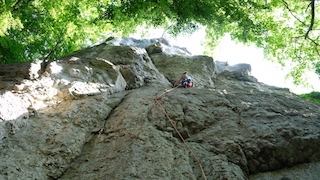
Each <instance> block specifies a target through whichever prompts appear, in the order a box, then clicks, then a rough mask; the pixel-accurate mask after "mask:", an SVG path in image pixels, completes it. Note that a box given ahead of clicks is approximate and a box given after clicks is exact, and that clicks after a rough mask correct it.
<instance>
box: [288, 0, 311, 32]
mask: <svg viewBox="0 0 320 180" xmlns="http://www.w3.org/2000/svg"><path fill="white" fill-rule="evenodd" d="M313 1H314V0H313ZM282 2H283V3H284V5H285V6H286V8H287V9H288V11H289V12H290V14H291V15H292V16H293V17H294V18H295V19H296V20H298V21H299V22H301V23H302V24H303V25H305V26H306V23H304V22H303V21H301V20H300V19H299V18H298V17H297V16H296V15H295V14H293V12H292V11H291V9H290V7H289V5H288V3H287V2H286V1H285V0H282Z"/></svg>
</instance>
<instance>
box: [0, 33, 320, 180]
mask: <svg viewBox="0 0 320 180" xmlns="http://www.w3.org/2000/svg"><path fill="white" fill-rule="evenodd" d="M41 67H43V66H41V62H39V61H35V62H29V63H19V64H9V65H1V68H0V80H1V81H0V82H1V84H0V90H1V95H0V146H1V148H0V179H8V180H12V179H23V180H25V179H61V180H62V179H65V180H67V179H68V180H69V179H75V180H79V179H84V180H87V179H99V180H100V179H108V180H109V179H121V180H124V179H128V180H129V179H155V180H158V179H174V180H177V179H181V180H185V179H203V176H202V173H201V169H200V167H199V166H198V162H197V161H196V160H195V159H194V158H193V156H192V155H191V153H190V151H189V150H188V148H186V146H185V145H184V143H183V142H182V140H181V139H180V138H179V136H178V134H177V132H176V131H175V130H174V128H173V127H172V126H171V124H170V123H169V121H168V119H167V117H166V115H165V114H164V113H163V111H162V109H161V107H160V106H159V105H158V104H156V103H155V100H154V98H155V97H156V96H158V95H160V94H161V93H163V92H165V91H167V90H169V89H171V83H172V82H174V81H176V80H177V79H178V78H179V76H180V74H181V73H182V72H184V71H188V72H189V74H190V76H191V77H193V80H194V83H195V85H196V87H195V88H187V89H184V88H177V89H174V90H172V91H170V92H168V93H166V94H164V95H163V96H161V97H160V98H159V102H161V104H162V105H163V106H164V108H165V110H166V112H167V114H168V115H169V117H170V118H171V120H172V121H173V123H174V124H175V126H176V127H177V129H178V130H179V132H180V133H181V134H182V136H183V137H184V138H185V140H186V141H187V143H188V144H189V146H190V147H191V149H192V150H193V152H194V153H195V154H196V156H197V157H198V158H199V160H200V161H201V164H202V166H203V168H204V172H205V175H206V177H207V179H210V180H214V179H230V180H233V179H318V178H319V170H320V169H319V167H320V163H319V162H320V151H319V148H320V106H319V103H315V102H310V101H305V100H303V99H301V98H299V97H298V96H296V95H295V94H292V93H290V92H289V91H288V90H287V89H282V88H277V87H272V86H267V85H264V84H262V83H259V82H258V81H257V80H256V79H255V78H254V77H252V76H250V70H251V68H250V65H248V64H239V65H235V66H228V65H227V63H223V62H216V63H215V62H214V61H213V59H212V58H211V57H207V56H190V53H189V52H188V51H186V50H185V49H183V48H179V47H174V46H171V45H170V44H169V43H168V42H167V41H165V40H164V39H152V40H135V39H132V38H124V39H111V40H109V41H106V42H105V43H103V44H100V45H98V46H94V47H90V48H87V49H83V50H81V51H78V52H75V53H73V54H70V55H69V56H66V57H64V58H61V59H58V60H54V61H50V62H48V64H47V66H46V67H45V69H44V70H43V69H41ZM276 170H278V171H276Z"/></svg>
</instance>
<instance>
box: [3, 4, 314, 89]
mask: <svg viewBox="0 0 320 180" xmlns="http://www.w3.org/2000/svg"><path fill="white" fill-rule="evenodd" d="M318 4H319V2H318V1H316V0H215V1H212V0H59V1H56V0H4V1H1V2H0V52H1V53H0V63H9V62H21V61H29V60H34V59H42V60H48V59H53V58H58V57H61V56H64V55H66V54H68V53H70V52H73V51H75V50H78V49H81V48H83V47H86V46H87V45H88V44H89V43H95V42H99V41H101V40H102V39H104V38H106V37H107V36H109V35H111V34H112V33H117V34H118V35H121V36H128V35H129V34H131V33H134V32H135V30H136V29H137V27H141V26H144V27H146V28H148V27H158V28H164V29H166V30H167V31H168V32H169V33H171V34H174V35H177V34H180V33H192V32H194V31H195V30H197V29H198V28H199V26H201V27H205V28H206V47H207V48H208V51H207V53H209V52H210V49H211V50H212V49H213V48H214V47H215V46H216V45H217V44H218V42H219V39H220V38H222V37H223V36H224V35H225V34H226V33H229V34H231V37H232V39H233V40H236V41H238V42H243V43H247V44H255V45H256V46H257V47H261V48H263V49H264V51H265V55H266V57H267V58H268V59H270V60H272V61H276V62H278V63H280V64H282V65H286V64H291V65H293V67H294V68H293V69H292V71H291V73H290V76H292V77H293V78H294V83H296V84H301V83H303V81H304V80H303V74H304V72H307V71H314V72H316V73H318V74H319V75H320V61H319V59H320V52H319V46H320V41H319V36H320V34H319V31H320V27H319V26H320V25H319V20H318V19H317V15H318V14H319V10H318V9H317V8H316V7H317V6H318Z"/></svg>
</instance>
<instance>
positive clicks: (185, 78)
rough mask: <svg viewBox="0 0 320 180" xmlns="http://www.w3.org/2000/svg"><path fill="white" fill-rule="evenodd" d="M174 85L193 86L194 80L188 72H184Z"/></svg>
mask: <svg viewBox="0 0 320 180" xmlns="http://www.w3.org/2000/svg"><path fill="white" fill-rule="evenodd" d="M174 86H179V87H184V88H187V87H193V82H192V80H191V78H190V76H188V72H184V73H182V75H181V77H180V79H179V80H178V81H177V82H175V83H174Z"/></svg>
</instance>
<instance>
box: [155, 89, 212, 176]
mask: <svg viewBox="0 0 320 180" xmlns="http://www.w3.org/2000/svg"><path fill="white" fill-rule="evenodd" d="M176 88H178V86H177V87H174V88H172V89H170V90H167V91H165V92H163V93H162V94H160V95H159V96H157V97H156V98H154V100H155V101H156V103H157V104H158V105H159V106H160V107H161V109H162V111H163V113H164V114H165V115H166V117H167V118H168V120H169V122H170V123H171V125H172V127H173V128H174V129H175V131H176V132H177V133H178V135H179V137H180V139H181V140H182V141H183V143H184V144H185V145H186V147H187V148H188V149H189V151H190V152H191V154H192V155H193V157H194V159H195V160H196V161H197V162H198V164H199V167H200V169H201V172H202V176H203V178H204V179H205V180H207V177H206V175H205V173H204V170H203V167H202V164H201V161H200V160H199V159H198V158H197V156H196V155H195V153H194V152H193V151H192V149H191V148H190V146H189V145H188V143H187V142H186V140H185V139H184V138H183V136H182V135H181V133H180V132H179V130H178V129H177V127H176V126H175V125H174V123H173V121H172V119H171V118H170V116H169V115H168V113H167V112H166V109H165V108H164V107H163V105H162V104H161V103H160V102H159V101H158V100H159V98H160V97H161V96H163V95H164V94H166V93H169V92H171V91H173V90H175V89H176Z"/></svg>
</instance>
